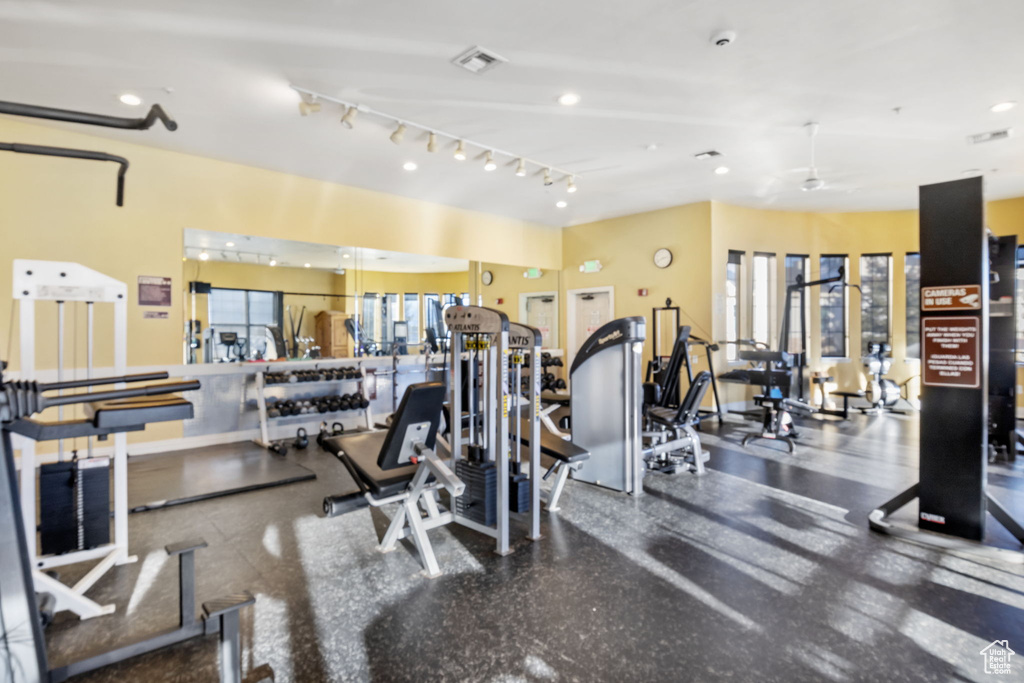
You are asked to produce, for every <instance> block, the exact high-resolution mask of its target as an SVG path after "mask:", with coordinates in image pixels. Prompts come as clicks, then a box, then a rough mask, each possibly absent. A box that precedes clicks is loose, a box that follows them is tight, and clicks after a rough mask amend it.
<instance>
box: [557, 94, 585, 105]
mask: <svg viewBox="0 0 1024 683" xmlns="http://www.w3.org/2000/svg"><path fill="white" fill-rule="evenodd" d="M558 103H559V104H560V105H562V106H563V107H571V106H573V105H576V104H579V103H580V96H579V95H577V94H576V93H574V92H567V93H565V94H564V95H559V96H558Z"/></svg>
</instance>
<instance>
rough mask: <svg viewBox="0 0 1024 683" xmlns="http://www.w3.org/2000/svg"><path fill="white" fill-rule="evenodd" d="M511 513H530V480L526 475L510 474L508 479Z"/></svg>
mask: <svg viewBox="0 0 1024 683" xmlns="http://www.w3.org/2000/svg"><path fill="white" fill-rule="evenodd" d="M508 509H509V512H518V513H524V512H529V511H530V478H529V477H527V476H526V475H525V474H510V475H509V477H508Z"/></svg>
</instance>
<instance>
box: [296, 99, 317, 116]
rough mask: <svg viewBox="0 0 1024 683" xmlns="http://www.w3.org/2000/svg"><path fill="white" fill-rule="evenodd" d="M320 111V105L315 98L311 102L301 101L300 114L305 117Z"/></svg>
mask: <svg viewBox="0 0 1024 683" xmlns="http://www.w3.org/2000/svg"><path fill="white" fill-rule="evenodd" d="M318 111H320V103H319V102H317V101H316V98H315V97H312V98H310V99H309V100H304V99H303V100H299V113H300V114H302V115H303V116H309V115H310V114H315V113H316V112H318Z"/></svg>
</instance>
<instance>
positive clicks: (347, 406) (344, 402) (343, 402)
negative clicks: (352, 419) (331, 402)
mask: <svg viewBox="0 0 1024 683" xmlns="http://www.w3.org/2000/svg"><path fill="white" fill-rule="evenodd" d="M338 409H339V410H351V409H352V401H351V400H350V399H349V397H348V394H342V395H341V398H340V399H338Z"/></svg>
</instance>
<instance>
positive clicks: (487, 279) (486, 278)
mask: <svg viewBox="0 0 1024 683" xmlns="http://www.w3.org/2000/svg"><path fill="white" fill-rule="evenodd" d="M480 281H481V282H483V283H484V285H488V286H489V285H490V284H491V283H492V282H494V273H492V272H491V271H489V270H485V271H484V272H482V273H480Z"/></svg>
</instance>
